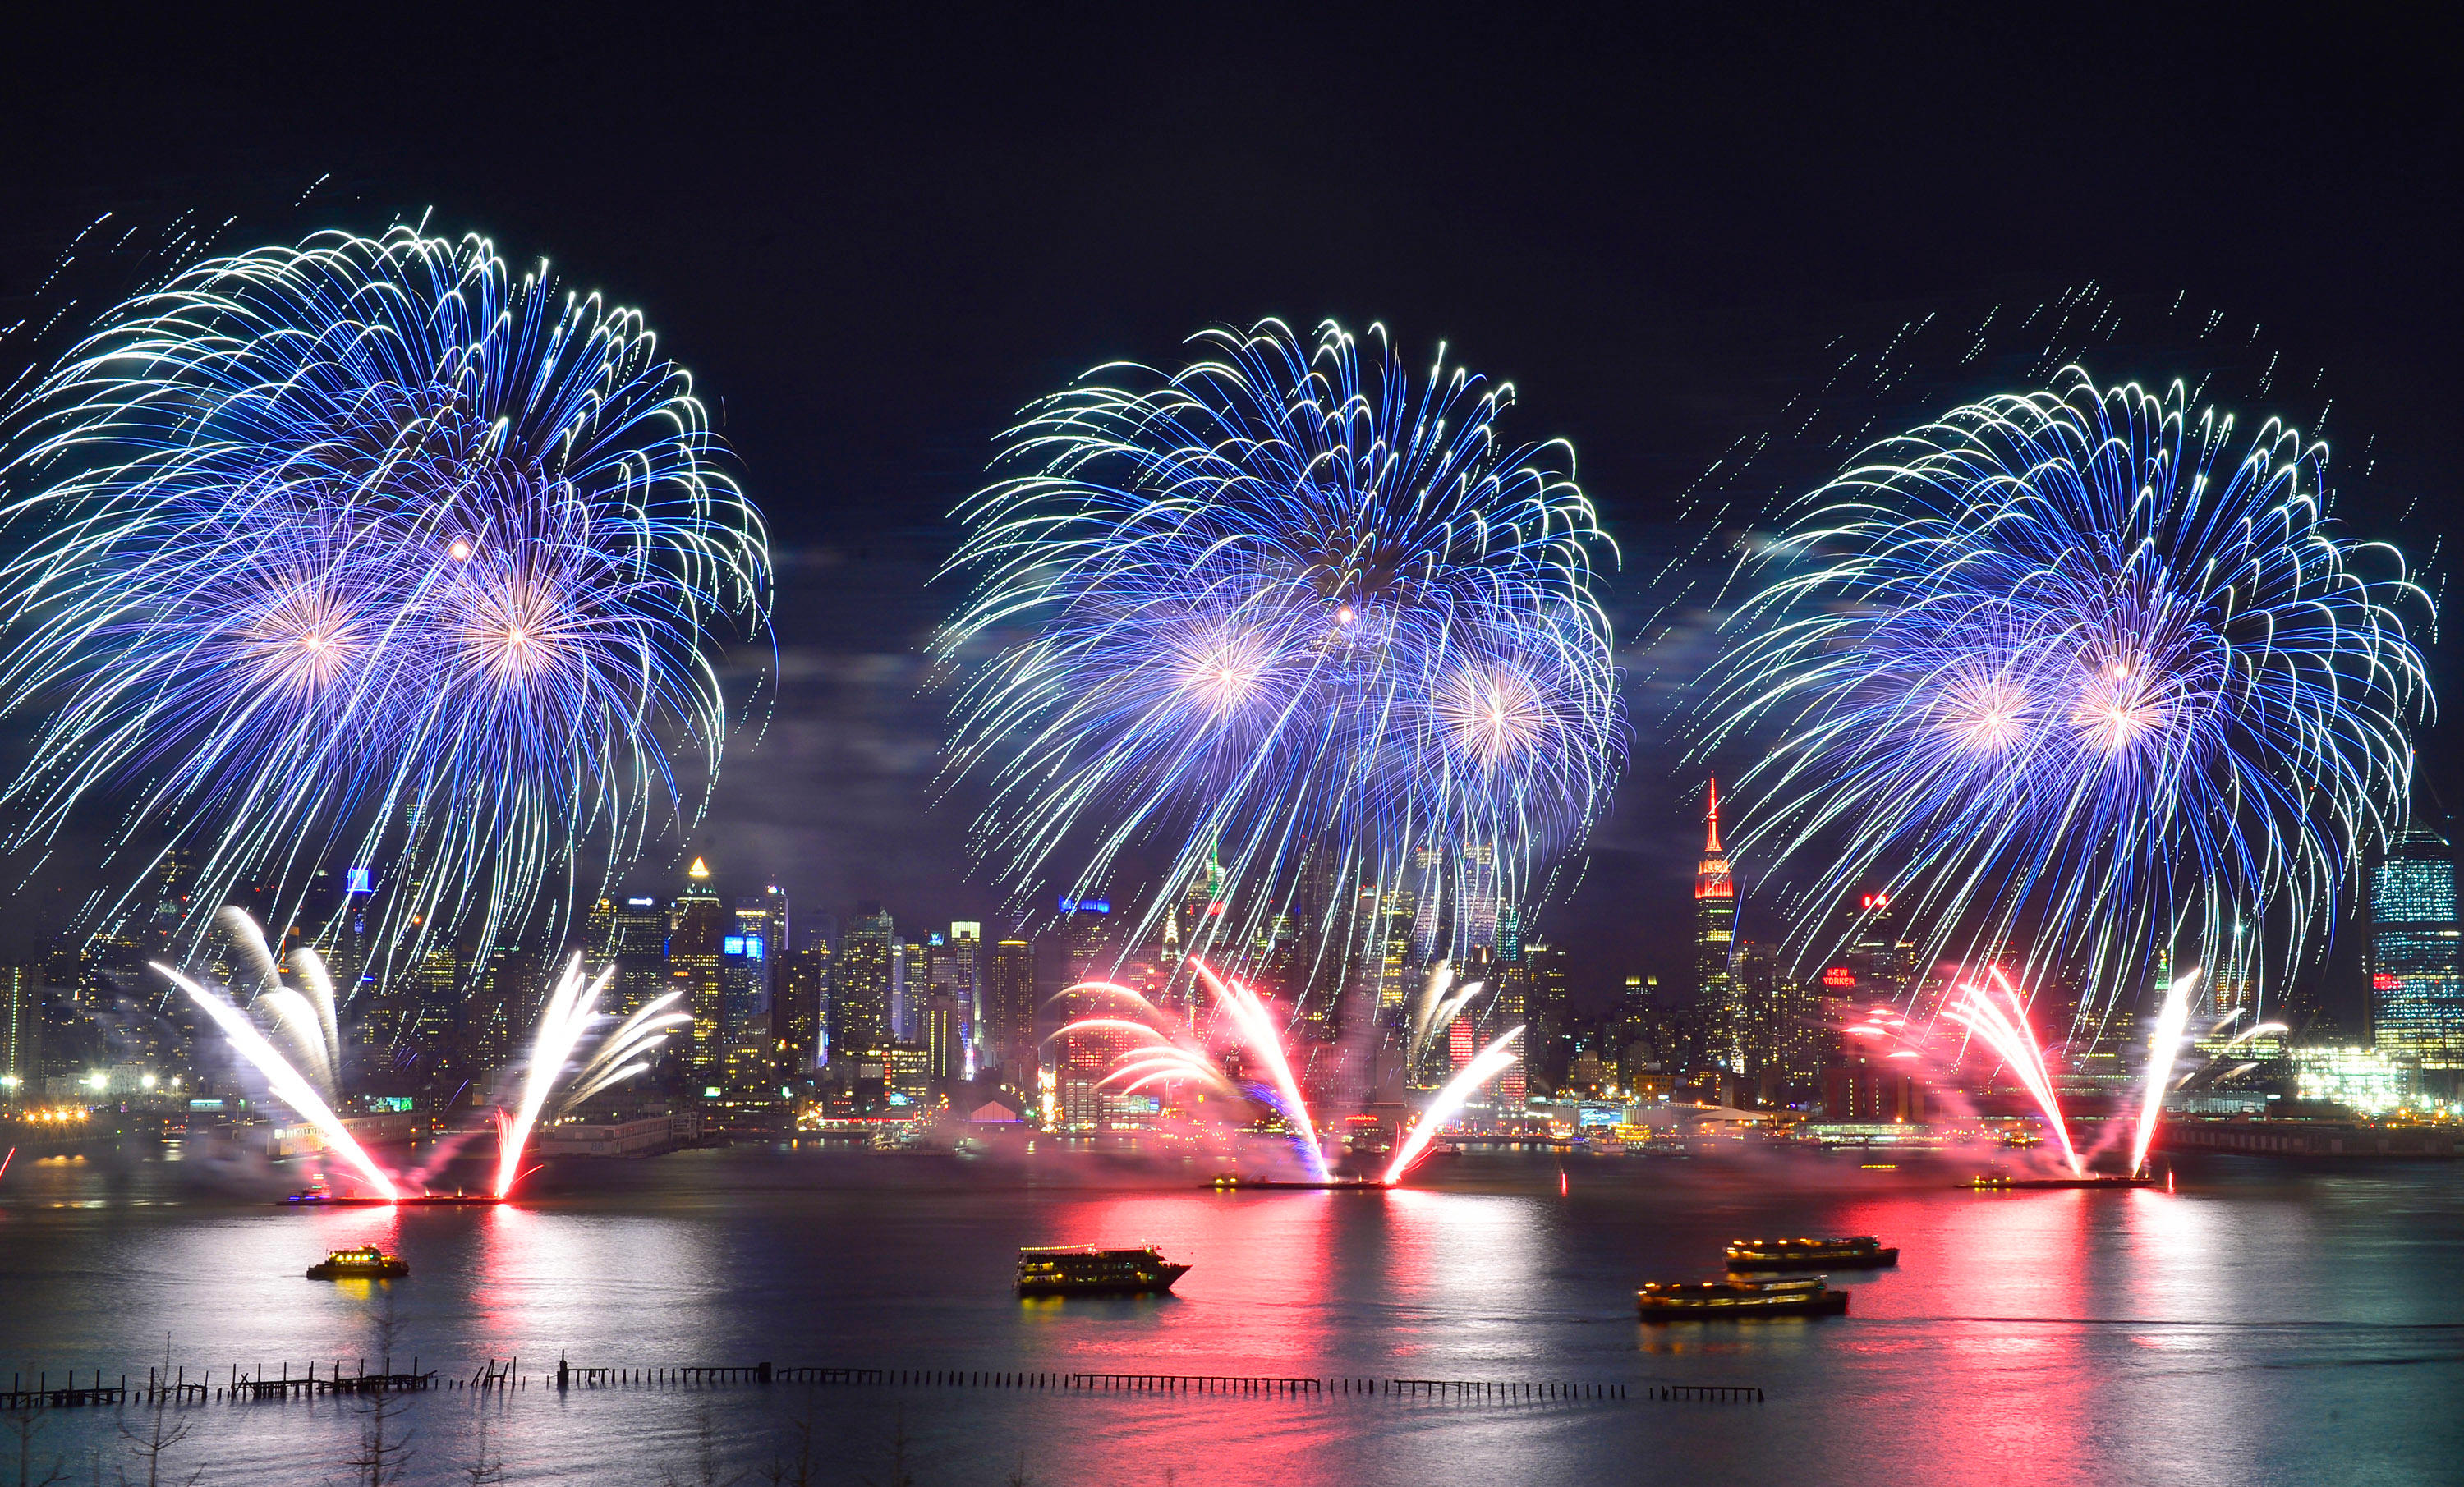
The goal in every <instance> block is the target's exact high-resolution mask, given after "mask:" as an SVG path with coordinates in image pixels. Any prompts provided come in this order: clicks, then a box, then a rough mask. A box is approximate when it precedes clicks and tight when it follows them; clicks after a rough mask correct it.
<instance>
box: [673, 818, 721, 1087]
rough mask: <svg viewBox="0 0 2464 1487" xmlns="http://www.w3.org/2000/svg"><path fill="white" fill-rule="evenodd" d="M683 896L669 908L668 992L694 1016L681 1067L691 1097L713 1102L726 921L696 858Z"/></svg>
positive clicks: (718, 1074)
mask: <svg viewBox="0 0 2464 1487" xmlns="http://www.w3.org/2000/svg"><path fill="white" fill-rule="evenodd" d="M685 880H686V881H685V890H684V891H683V892H682V893H679V894H678V895H676V899H675V902H674V904H672V905H671V907H670V908H669V926H670V928H669V930H668V989H669V990H670V991H674V992H681V993H683V994H684V995H683V996H682V997H680V998H679V1000H678V1009H677V1010H679V1011H682V1012H687V1013H690V1014H692V1016H693V1046H692V1051H691V1052H690V1053H689V1054H688V1055H687V1057H686V1061H685V1067H686V1070H687V1072H688V1074H689V1075H690V1077H691V1080H692V1087H693V1091H694V1093H696V1094H699V1095H701V1096H703V1097H704V1098H712V1097H714V1096H715V1094H716V1092H718V1091H719V1090H720V1089H721V1088H722V1087H723V1086H722V1080H723V1059H722V1055H721V1050H722V1049H723V1048H724V1047H725V1039H726V991H725V988H724V985H723V984H722V981H721V978H720V974H719V961H720V957H721V955H722V954H724V953H725V948H726V943H727V930H728V925H729V915H728V912H727V908H726V906H724V905H723V904H721V903H720V902H719V898H718V890H717V889H716V888H715V887H714V886H712V885H711V881H710V866H709V864H706V863H704V862H703V861H702V860H701V859H700V858H698V857H696V858H694V859H693V866H692V867H690V868H688V869H686V872H685Z"/></svg>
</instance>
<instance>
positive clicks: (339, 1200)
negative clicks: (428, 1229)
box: [274, 1191, 505, 1208]
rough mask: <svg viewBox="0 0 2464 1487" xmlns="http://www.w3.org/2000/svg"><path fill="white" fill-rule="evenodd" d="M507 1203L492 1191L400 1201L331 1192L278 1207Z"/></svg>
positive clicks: (300, 1196) (297, 1197)
mask: <svg viewBox="0 0 2464 1487" xmlns="http://www.w3.org/2000/svg"><path fill="white" fill-rule="evenodd" d="M504 1201H505V1200H504V1199H503V1198H501V1197H498V1196H497V1195H495V1193H493V1192H418V1193H406V1194H404V1195H403V1196H401V1197H397V1198H379V1197H369V1196H366V1195H365V1194H362V1193H353V1194H351V1195H350V1196H348V1197H336V1196H335V1195H334V1194H332V1193H330V1192H314V1191H302V1192H295V1193H293V1194H291V1196H289V1197H287V1198H284V1199H282V1200H281V1201H280V1202H277V1203H276V1204H275V1205H274V1206H275V1208H462V1207H468V1206H471V1205H474V1204H487V1205H491V1206H494V1205H495V1204H498V1203H502V1202H504Z"/></svg>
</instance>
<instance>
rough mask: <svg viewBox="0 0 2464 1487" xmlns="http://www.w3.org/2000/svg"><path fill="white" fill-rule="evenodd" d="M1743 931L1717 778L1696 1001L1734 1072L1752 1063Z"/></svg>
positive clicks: (1713, 1048)
mask: <svg viewBox="0 0 2464 1487" xmlns="http://www.w3.org/2000/svg"><path fill="white" fill-rule="evenodd" d="M1736 937H1737V887H1736V884H1735V883H1734V882H1732V881H1731V880H1730V878H1729V876H1728V854H1727V850H1726V849H1725V848H1723V847H1722V846H1721V845H1720V782H1719V781H1718V780H1717V779H1714V780H1712V781H1711V824H1710V830H1709V832H1708V834H1707V835H1706V836H1705V840H1704V842H1703V862H1702V865H1701V866H1699V867H1697V868H1696V869H1695V871H1694V992H1695V1001H1694V1005H1695V1007H1696V1009H1697V1010H1698V1012H1699V1013H1700V1015H1701V1016H1702V1017H1703V1019H1704V1023H1705V1033H1706V1035H1707V1036H1706V1039H1705V1041H1706V1044H1707V1047H1706V1050H1705V1051H1706V1052H1708V1054H1709V1055H1710V1057H1711V1059H1712V1061H1714V1062H1716V1063H1718V1064H1719V1065H1720V1066H1721V1067H1722V1068H1725V1069H1727V1070H1728V1071H1729V1072H1731V1073H1735V1072H1738V1071H1740V1070H1742V1069H1744V1067H1745V1065H1746V1046H1745V1044H1746V1040H1745V1025H1746V1009H1745V1003H1744V998H1743V995H1742V992H1741V988H1740V987H1739V986H1738V984H1737V975H1736V970H1735V963H1734V959H1733V955H1732V952H1733V951H1734V950H1735V942H1736Z"/></svg>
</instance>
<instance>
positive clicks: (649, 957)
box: [605, 898, 668, 1017]
mask: <svg viewBox="0 0 2464 1487" xmlns="http://www.w3.org/2000/svg"><path fill="white" fill-rule="evenodd" d="M605 955H606V958H607V959H608V960H609V961H611V962H613V963H614V964H615V967H616V979H615V983H614V986H613V988H612V990H613V991H614V992H615V994H616V995H615V996H614V997H613V998H612V1001H613V1005H614V1008H615V1010H616V1011H618V1012H621V1013H623V1014H625V1015H626V1016H627V1017H630V1016H632V1015H633V1014H634V1013H636V1012H639V1011H641V1010H642V1009H643V1008H644V1007H645V1006H647V1005H649V1003H650V1002H652V1001H654V1000H656V999H657V998H658V997H659V996H660V995H663V994H665V993H666V991H667V990H668V985H667V982H668V911H667V910H666V909H664V908H660V907H659V901H658V900H657V899H654V898H628V899H625V900H623V901H622V902H620V903H618V904H615V905H613V906H612V907H611V911H610V913H609V924H608V930H607V946H606V950H605Z"/></svg>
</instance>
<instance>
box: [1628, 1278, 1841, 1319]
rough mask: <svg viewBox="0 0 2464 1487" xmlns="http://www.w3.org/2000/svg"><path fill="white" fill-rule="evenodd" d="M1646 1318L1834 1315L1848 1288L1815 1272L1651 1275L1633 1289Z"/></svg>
mask: <svg viewBox="0 0 2464 1487" xmlns="http://www.w3.org/2000/svg"><path fill="white" fill-rule="evenodd" d="M1634 1302H1635V1306H1636V1308H1637V1309H1638V1310H1639V1311H1640V1312H1641V1313H1642V1320H1643V1321H1645V1322H1683V1321H1686V1320H1688V1319H1693V1318H1716V1317H1837V1316H1840V1315H1842V1314H1844V1313H1845V1312H1846V1311H1847V1310H1848V1293H1847V1292H1845V1291H1835V1290H1833V1289H1832V1288H1831V1287H1830V1286H1828V1285H1826V1284H1824V1283H1823V1281H1822V1279H1821V1278H1820V1277H1819V1276H1808V1277H1806V1278H1804V1279H1798V1280H1701V1281H1690V1282H1689V1281H1678V1280H1655V1281H1652V1282H1651V1283H1650V1284H1648V1285H1645V1286H1644V1287H1643V1288H1642V1289H1641V1290H1639V1291H1637V1292H1636V1293H1635V1294H1634Z"/></svg>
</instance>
